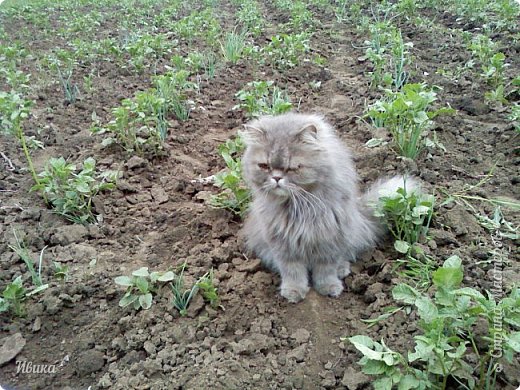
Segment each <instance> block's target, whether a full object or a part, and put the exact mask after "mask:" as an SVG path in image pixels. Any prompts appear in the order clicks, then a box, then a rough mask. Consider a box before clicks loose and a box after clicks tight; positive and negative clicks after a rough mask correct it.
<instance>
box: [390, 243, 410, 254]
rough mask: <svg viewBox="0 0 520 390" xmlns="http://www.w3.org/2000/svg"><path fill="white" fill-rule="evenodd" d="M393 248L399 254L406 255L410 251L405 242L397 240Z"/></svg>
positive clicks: (408, 245)
mask: <svg viewBox="0 0 520 390" xmlns="http://www.w3.org/2000/svg"><path fill="white" fill-rule="evenodd" d="M394 248H395V250H396V251H397V252H399V253H403V254H407V253H408V251H409V250H410V244H409V243H408V242H406V241H401V240H397V241H396V242H394Z"/></svg>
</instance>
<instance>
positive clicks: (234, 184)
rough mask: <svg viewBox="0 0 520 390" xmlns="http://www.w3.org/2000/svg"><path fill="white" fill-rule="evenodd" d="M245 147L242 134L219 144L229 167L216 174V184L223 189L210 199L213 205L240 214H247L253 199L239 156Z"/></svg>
mask: <svg viewBox="0 0 520 390" xmlns="http://www.w3.org/2000/svg"><path fill="white" fill-rule="evenodd" d="M244 148H245V145H244V143H243V141H242V138H240V135H237V136H236V137H235V138H234V139H229V140H227V141H226V142H225V143H224V144H222V145H220V146H219V154H220V155H221V156H222V158H223V159H224V161H225V163H226V167H227V168H226V169H225V170H224V171H222V172H220V173H217V174H216V175H215V185H216V186H217V187H219V188H221V189H222V191H221V192H220V193H219V194H218V195H215V196H213V197H212V198H211V201H210V204H211V205H212V206H213V207H218V208H224V209H228V210H231V211H232V212H234V213H235V214H237V215H239V216H243V215H244V214H245V212H246V211H247V208H248V207H249V202H250V201H251V192H250V191H249V189H248V188H247V186H246V184H245V182H244V179H243V178H242V161H241V160H240V157H239V154H240V153H241V152H242V151H243V150H244Z"/></svg>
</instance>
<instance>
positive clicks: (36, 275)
mask: <svg viewBox="0 0 520 390" xmlns="http://www.w3.org/2000/svg"><path fill="white" fill-rule="evenodd" d="M13 236H14V239H15V245H8V246H9V249H11V250H12V251H13V252H14V253H16V254H17V255H18V257H19V258H20V259H22V260H23V262H24V263H25V266H26V267H27V270H28V271H29V273H30V274H31V279H32V283H33V285H35V286H36V287H41V288H42V290H43V289H45V288H47V287H48V285H46V284H44V283H43V280H42V263H43V252H44V251H45V248H47V247H44V248H43V249H42V250H41V252H40V256H39V261H38V271H36V269H35V265H36V264H35V262H34V261H33V259H32V256H31V254H30V253H29V249H27V246H26V245H25V242H23V241H22V240H20V239H19V238H18V234H17V233H16V230H13Z"/></svg>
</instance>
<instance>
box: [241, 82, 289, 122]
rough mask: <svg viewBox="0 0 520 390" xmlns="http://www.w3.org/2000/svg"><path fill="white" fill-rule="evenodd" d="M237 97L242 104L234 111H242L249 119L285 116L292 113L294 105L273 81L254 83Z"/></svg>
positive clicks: (248, 84) (250, 83)
mask: <svg viewBox="0 0 520 390" xmlns="http://www.w3.org/2000/svg"><path fill="white" fill-rule="evenodd" d="M235 96H236V97H237V99H238V100H240V103H239V104H237V105H236V106H234V107H233V109H234V110H235V109H242V110H244V111H245V112H246V114H247V116H248V117H249V118H255V117H258V116H260V115H264V114H271V115H277V114H283V113H284V112H287V111H290V110H291V108H292V103H291V101H290V99H289V97H288V96H287V94H286V93H285V92H284V91H282V90H281V89H279V88H278V87H276V86H274V83H273V82H272V81H252V82H249V83H247V84H246V87H245V88H244V89H241V90H240V91H238V92H237V93H236V94H235Z"/></svg>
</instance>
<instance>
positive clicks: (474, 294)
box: [453, 287, 487, 302]
mask: <svg viewBox="0 0 520 390" xmlns="http://www.w3.org/2000/svg"><path fill="white" fill-rule="evenodd" d="M453 293H454V294H455V295H466V296H468V297H471V298H473V299H475V300H476V301H477V302H482V301H486V300H487V299H486V297H485V296H484V295H482V294H481V293H480V292H479V291H477V290H475V289H474V288H471V287H462V288H459V289H457V290H455V291H453Z"/></svg>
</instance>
